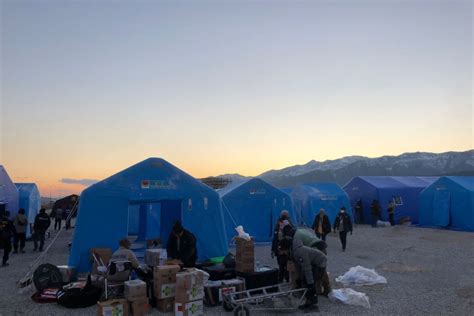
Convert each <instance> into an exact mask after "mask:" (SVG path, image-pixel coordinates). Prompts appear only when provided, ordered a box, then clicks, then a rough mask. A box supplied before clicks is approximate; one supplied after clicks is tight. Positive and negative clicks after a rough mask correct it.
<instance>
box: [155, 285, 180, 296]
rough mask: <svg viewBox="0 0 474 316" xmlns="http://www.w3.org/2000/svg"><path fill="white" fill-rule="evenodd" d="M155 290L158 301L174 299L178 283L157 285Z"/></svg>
mask: <svg viewBox="0 0 474 316" xmlns="http://www.w3.org/2000/svg"><path fill="white" fill-rule="evenodd" d="M154 290H155V297H156V298H157V299H162V298H170V297H174V296H175V292H176V283H168V284H160V283H155V284H154Z"/></svg>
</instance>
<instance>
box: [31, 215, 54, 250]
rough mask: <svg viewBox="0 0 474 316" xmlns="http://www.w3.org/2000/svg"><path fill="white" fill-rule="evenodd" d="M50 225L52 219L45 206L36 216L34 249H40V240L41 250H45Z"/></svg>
mask: <svg viewBox="0 0 474 316" xmlns="http://www.w3.org/2000/svg"><path fill="white" fill-rule="evenodd" d="M50 225H51V219H50V218H49V216H48V214H46V210H45V209H44V208H42V209H40V211H39V214H38V215H36V217H35V223H34V224H33V241H34V245H35V246H34V249H33V251H36V250H37V249H38V242H39V251H43V247H44V238H45V235H46V231H47V230H48V228H49V226H50Z"/></svg>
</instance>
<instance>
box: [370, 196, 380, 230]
mask: <svg viewBox="0 0 474 316" xmlns="http://www.w3.org/2000/svg"><path fill="white" fill-rule="evenodd" d="M370 214H371V215H372V227H377V221H378V220H379V218H380V204H379V201H377V200H373V201H372V204H370Z"/></svg>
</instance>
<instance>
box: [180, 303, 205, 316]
mask: <svg viewBox="0 0 474 316" xmlns="http://www.w3.org/2000/svg"><path fill="white" fill-rule="evenodd" d="M174 314H175V316H191V315H192V316H197V315H204V304H203V302H202V301H194V302H188V303H174Z"/></svg>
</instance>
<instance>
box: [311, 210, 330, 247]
mask: <svg viewBox="0 0 474 316" xmlns="http://www.w3.org/2000/svg"><path fill="white" fill-rule="evenodd" d="M312 228H313V230H314V232H315V234H316V236H318V238H319V239H322V240H324V241H326V235H327V234H329V233H330V232H331V223H330V222H329V217H328V216H327V215H326V212H324V209H323V208H322V209H320V210H319V214H318V215H316V217H315V218H314V222H313V226H312Z"/></svg>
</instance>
